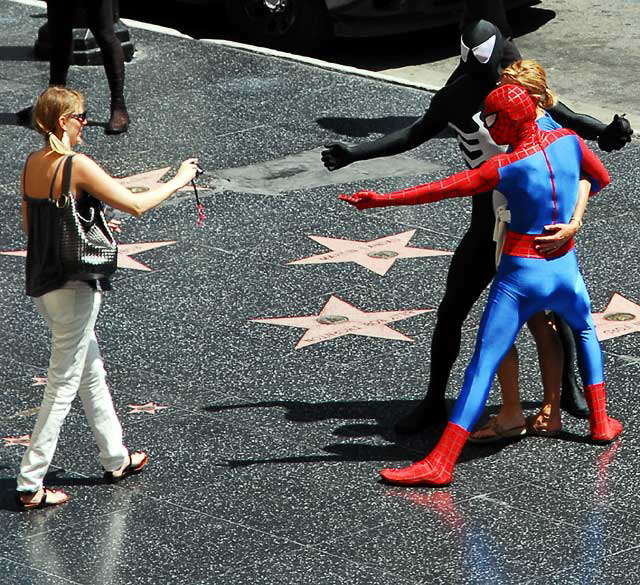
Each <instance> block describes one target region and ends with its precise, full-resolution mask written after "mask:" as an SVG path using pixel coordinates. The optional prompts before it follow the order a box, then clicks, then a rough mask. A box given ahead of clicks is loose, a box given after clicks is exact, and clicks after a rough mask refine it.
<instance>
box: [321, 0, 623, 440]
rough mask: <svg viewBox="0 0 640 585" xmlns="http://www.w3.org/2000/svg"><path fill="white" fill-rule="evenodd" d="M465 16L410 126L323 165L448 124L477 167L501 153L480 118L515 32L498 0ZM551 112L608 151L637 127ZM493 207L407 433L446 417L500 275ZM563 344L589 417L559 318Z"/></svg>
mask: <svg viewBox="0 0 640 585" xmlns="http://www.w3.org/2000/svg"><path fill="white" fill-rule="evenodd" d="M466 8H467V21H469V20H470V19H477V18H481V17H484V18H488V19H490V20H492V21H493V22H495V23H496V24H497V25H498V26H500V27H501V28H502V31H503V32H504V36H503V34H502V33H501V32H500V30H499V29H498V27H497V26H495V25H494V24H492V23H490V22H488V21H484V20H470V22H468V24H467V25H466V26H465V28H464V29H463V33H462V37H461V60H460V64H459V65H458V67H457V68H456V69H455V71H454V72H453V73H452V75H451V76H450V78H449V79H448V81H447V83H446V84H445V86H444V87H443V88H442V89H440V90H439V91H437V92H436V93H435V94H434V95H433V97H432V99H431V103H430V104H429V107H428V109H427V110H426V112H425V113H424V114H423V115H422V116H421V117H420V118H418V119H417V120H416V121H415V122H414V123H413V124H411V125H410V126H408V127H407V128H404V129H401V130H399V131H397V132H394V133H392V134H390V135H388V136H385V137H383V138H381V139H379V140H376V141H373V142H369V143H363V144H358V145H355V146H346V145H343V144H330V145H327V148H326V149H325V150H324V151H323V153H322V160H323V162H324V165H325V166H326V167H327V168H328V169H329V170H336V169H339V168H341V167H344V166H346V165H348V164H351V163H353V162H356V161H359V160H366V159H371V158H376V157H381V156H390V155H394V154H399V153H401V152H405V151H407V150H410V149H412V148H415V147H416V146H419V145H420V144H422V143H424V142H426V141H427V140H430V139H431V138H433V137H435V136H436V135H437V134H439V133H440V132H441V131H442V130H444V129H445V128H446V127H447V126H449V127H450V128H451V129H452V130H453V131H454V132H455V133H456V135H457V138H458V142H459V145H460V149H461V152H462V155H463V157H464V159H465V161H466V163H467V164H468V166H469V167H471V168H475V167H478V166H479V165H480V164H481V163H483V162H484V161H485V160H487V159H488V158H489V157H491V156H493V155H494V154H497V153H499V152H503V150H504V149H503V148H502V147H499V146H497V145H496V144H495V143H494V142H493V140H491V137H490V136H489V135H488V133H487V132H486V130H485V129H484V127H483V124H482V123H481V121H480V119H479V113H480V109H481V107H482V104H483V102H484V99H485V98H486V96H487V95H488V93H489V92H490V91H491V90H492V89H493V88H494V87H495V84H496V82H497V81H498V79H499V77H500V70H501V67H504V66H506V65H509V64H510V63H512V62H513V61H516V60H518V59H520V54H519V52H518V49H517V48H516V46H515V44H514V43H513V41H512V40H511V39H510V38H509V35H510V31H509V30H508V29H507V26H508V25H507V24H506V22H507V21H506V17H505V16H504V8H503V6H502V2H501V1H499V0H488V1H486V0H473V1H468V2H467V3H466ZM549 112H550V113H551V115H552V116H553V118H554V119H555V120H556V121H557V122H558V123H560V124H561V125H562V126H565V127H567V128H570V129H572V130H574V131H575V132H577V133H578V134H579V135H580V136H582V137H583V138H585V139H588V140H595V139H597V140H598V144H599V146H600V147H601V148H602V149H603V150H607V151H611V150H617V149H619V148H622V146H624V145H625V144H626V143H627V142H628V141H629V140H630V135H631V133H632V130H631V128H630V126H629V124H628V122H627V121H626V120H625V119H624V118H621V117H618V116H615V117H614V120H613V121H612V122H611V123H610V124H609V125H606V124H604V123H602V122H600V121H599V120H596V119H595V118H592V117H590V116H586V115H582V114H576V113H575V112H572V111H571V110H570V109H569V108H567V107H566V106H564V105H563V104H562V103H558V104H557V105H556V106H554V107H553V108H550V109H549ZM494 220H495V218H494V211H493V204H492V192H491V191H485V192H482V193H479V194H477V195H475V196H474V197H473V201H472V212H471V225H470V226H469V229H468V230H467V232H466V233H465V235H464V237H463V238H462V240H461V242H460V243H459V245H458V247H457V249H456V251H455V253H454V255H453V258H452V260H451V264H450V267H449V273H448V275H447V283H446V291H445V294H444V297H443V299H442V302H441V303H440V306H439V307H438V317H437V322H436V326H435V329H434V333H433V339H432V344H431V356H430V357H431V372H430V379H429V385H428V389H427V393H426V396H425V397H424V399H423V400H422V401H421V402H420V403H419V404H418V406H417V407H416V408H415V409H414V410H413V411H412V412H410V413H408V415H406V416H405V417H404V418H403V419H401V420H400V421H399V422H398V424H397V425H396V429H397V430H399V431H404V432H412V431H415V430H419V429H421V428H423V427H425V426H427V425H428V424H430V423H433V422H442V421H444V420H446V416H447V412H446V407H445V398H444V397H445V391H446V386H447V382H448V379H449V375H450V373H451V369H452V367H453V364H454V362H455V360H456V358H457V356H458V353H459V351H460V340H461V330H462V324H463V322H464V320H465V318H466V317H467V315H468V314H469V311H470V310H471V307H472V306H473V304H474V303H475V302H476V300H477V299H478V298H479V296H480V295H481V293H482V291H483V290H484V289H485V288H486V287H487V285H488V284H489V282H490V281H491V279H492V278H493V276H494V274H495V262H494V259H495V243H494V242H493V227H494ZM556 326H557V327H558V330H559V333H560V334H561V340H562V342H563V346H564V349H565V352H564V353H565V367H564V371H563V384H562V402H561V404H562V407H563V408H564V410H567V411H568V412H570V413H572V414H574V415H577V416H581V417H583V418H584V417H586V416H588V409H587V407H586V404H585V402H584V398H583V396H582V393H581V391H580V387H579V385H578V383H577V381H576V380H575V376H574V374H573V356H574V355H575V353H574V344H573V339H572V335H571V334H570V333H569V332H568V328H567V326H566V324H565V323H563V322H562V320H561V319H558V320H556Z"/></svg>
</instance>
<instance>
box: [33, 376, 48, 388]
mask: <svg viewBox="0 0 640 585" xmlns="http://www.w3.org/2000/svg"><path fill="white" fill-rule="evenodd" d="M31 385H32V386H46V385H47V377H46V376H34V377H33V378H31Z"/></svg>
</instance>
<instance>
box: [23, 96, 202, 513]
mask: <svg viewBox="0 0 640 585" xmlns="http://www.w3.org/2000/svg"><path fill="white" fill-rule="evenodd" d="M34 122H35V126H36V129H37V130H38V132H39V133H41V134H42V135H43V136H44V137H45V144H44V146H43V147H42V148H41V149H40V150H37V151H35V152H32V153H31V154H30V155H29V157H28V158H27V161H26V162H25V166H24V170H23V173H22V179H21V192H22V199H23V201H22V218H23V226H24V230H25V232H26V233H27V234H28V244H27V262H26V292H27V294H28V295H29V296H31V297H33V300H34V303H35V305H36V308H37V310H38V312H39V313H40V314H41V315H42V317H43V318H44V319H45V321H46V322H47V324H48V326H49V328H50V329H51V357H50V360H49V369H48V373H47V385H46V387H45V391H44V398H43V401H42V405H41V407H40V411H39V414H38V418H37V420H36V424H35V428H34V429H33V432H32V434H31V444H30V446H29V447H28V449H27V451H26V453H25V455H24V457H23V459H22V462H21V464H20V473H19V475H18V480H17V492H16V503H17V505H18V507H19V508H22V509H31V508H39V507H44V506H51V505H56V504H62V503H64V502H66V501H67V500H68V499H69V495H68V494H67V493H65V492H63V491H61V490H52V489H49V488H46V487H43V485H42V482H43V479H44V476H45V474H46V472H47V469H48V468H49V465H50V464H51V460H52V459H53V455H54V452H55V449H56V445H57V442H58V436H59V434H60V429H61V427H62V423H63V422H64V419H65V417H66V415H67V413H68V412H69V409H70V408H71V403H72V402H73V400H74V398H75V397H76V395H77V394H79V395H80V398H81V400H82V404H83V407H84V411H85V414H86V416H87V419H88V422H89V425H90V426H91V430H92V431H93V434H94V436H95V439H96V442H97V444H98V449H99V458H100V463H101V464H102V467H103V468H104V472H105V473H104V478H105V480H106V481H108V482H116V481H120V480H122V479H124V478H125V477H127V476H128V475H131V474H133V473H138V472H140V471H142V469H143V467H144V466H145V465H146V464H147V461H148V457H147V454H146V453H144V452H143V451H140V452H136V453H129V451H128V450H127V448H126V447H125V445H124V443H123V436H122V427H121V425H120V421H119V420H118V417H117V414H116V412H115V409H114V406H113V401H112V399H111V394H110V392H109V389H108V387H107V384H106V373H105V370H104V366H103V362H102V358H101V356H100V350H99V348H98V343H97V341H96V336H95V333H94V326H95V322H96V318H97V316H98V312H99V309H100V303H101V301H102V293H103V291H105V290H109V289H110V286H109V282H108V279H107V278H97V279H93V280H71V279H70V278H69V276H67V275H65V273H64V270H63V268H62V265H61V263H60V260H59V255H58V250H57V246H52V245H51V242H53V241H56V240H55V237H56V233H55V230H56V228H57V227H58V223H57V222H56V217H57V214H56V211H57V210H56V207H55V205H56V202H57V200H58V198H59V197H60V195H61V190H62V173H61V172H60V169H61V167H62V165H63V162H64V161H65V160H66V159H68V158H69V157H73V159H72V163H71V164H72V173H71V181H70V189H69V191H70V193H71V194H72V195H73V197H74V198H75V200H76V205H77V207H78V209H79V210H82V209H83V207H84V206H87V205H89V202H93V203H95V200H99V201H102V202H103V203H106V204H108V205H110V206H111V207H114V208H115V209H118V210H120V211H123V212H126V213H129V214H132V215H136V216H138V215H141V214H142V213H144V212H146V211H148V210H149V209H152V208H153V207H155V206H156V205H158V204H159V203H161V202H162V201H164V200H165V199H167V198H168V197H169V196H171V195H172V194H173V193H175V192H176V191H177V190H178V189H180V188H181V187H183V186H184V185H186V184H187V183H189V181H191V179H193V178H194V176H195V174H196V171H197V169H198V167H197V162H198V161H197V159H195V158H191V159H187V160H185V161H184V162H183V163H182V164H181V165H180V168H179V170H178V172H177V174H176V175H175V177H174V178H173V179H171V180H169V181H167V182H166V183H163V184H162V185H159V186H158V187H156V188H155V189H152V190H151V191H147V192H145V193H141V194H136V195H133V194H132V193H131V192H130V191H129V190H128V189H126V188H125V187H123V186H122V185H121V184H120V183H118V181H116V180H115V179H114V178H113V177H111V176H110V175H108V174H107V173H106V172H105V171H104V170H103V169H102V168H101V167H100V166H99V165H98V164H97V163H96V162H95V161H93V160H92V159H91V158H89V157H88V156H85V155H83V154H76V153H75V152H74V150H73V149H74V147H75V146H76V145H77V144H78V143H80V142H82V129H83V128H84V126H85V125H86V112H85V111H84V99H83V97H82V95H81V94H80V93H78V92H76V91H73V90H71V89H68V88H64V87H56V86H54V87H50V88H48V89H47V90H46V91H44V92H43V93H42V94H41V95H40V97H39V98H38V101H37V103H36V105H35V107H34ZM92 198H94V199H92Z"/></svg>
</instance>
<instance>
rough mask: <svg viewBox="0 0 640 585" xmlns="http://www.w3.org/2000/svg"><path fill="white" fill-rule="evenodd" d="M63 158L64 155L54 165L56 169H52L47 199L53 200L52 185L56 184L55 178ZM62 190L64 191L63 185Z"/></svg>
mask: <svg viewBox="0 0 640 585" xmlns="http://www.w3.org/2000/svg"><path fill="white" fill-rule="evenodd" d="M65 158H66V157H64V156H63V157H62V158H61V159H60V160H59V161H58V164H57V165H56V170H55V171H53V178H52V179H51V185H49V199H52V200H53V186H54V185H55V184H56V179H57V178H58V172H59V171H60V167H61V166H62V163H63V162H64V160H65ZM63 180H64V179H63ZM62 192H63V193H64V187H63V190H62Z"/></svg>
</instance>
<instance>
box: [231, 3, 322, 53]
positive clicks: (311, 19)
mask: <svg viewBox="0 0 640 585" xmlns="http://www.w3.org/2000/svg"><path fill="white" fill-rule="evenodd" d="M226 12H227V19H228V21H229V26H230V27H231V29H232V31H233V32H234V33H235V35H236V36H237V37H239V38H241V39H243V40H246V41H248V42H251V43H255V44H258V45H262V46H266V47H273V48H277V49H301V48H302V49H305V48H314V47H317V46H319V45H320V44H321V43H322V42H323V41H325V40H327V39H328V38H329V37H330V36H331V33H332V29H331V23H330V20H329V14H328V11H327V6H326V3H325V0H227V4H226Z"/></svg>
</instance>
